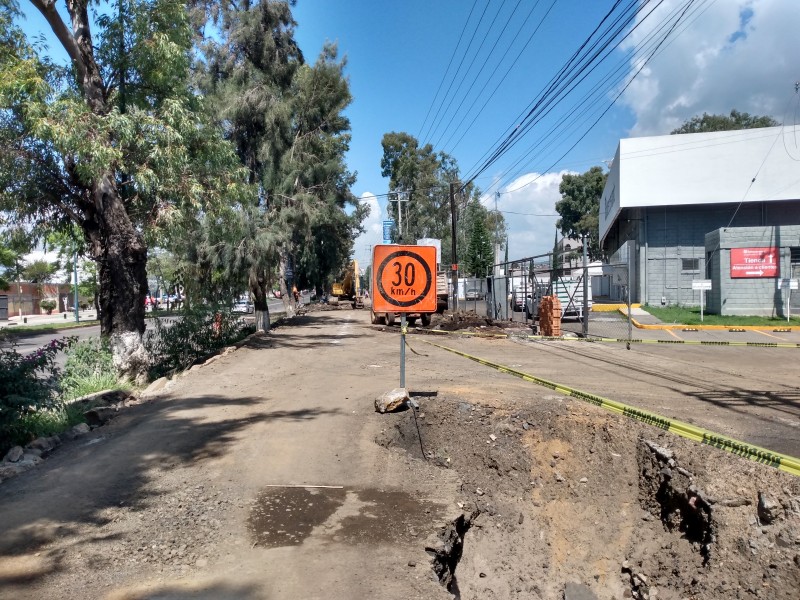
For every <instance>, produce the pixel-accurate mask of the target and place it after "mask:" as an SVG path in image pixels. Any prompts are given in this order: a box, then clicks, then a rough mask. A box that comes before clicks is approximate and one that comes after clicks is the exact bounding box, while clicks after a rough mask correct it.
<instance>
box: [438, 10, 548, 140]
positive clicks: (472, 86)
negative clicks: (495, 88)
mask: <svg viewBox="0 0 800 600" xmlns="http://www.w3.org/2000/svg"><path fill="white" fill-rule="evenodd" d="M521 3H522V0H517V3H516V5H514V10H512V11H511V14H510V15H509V16H508V19H506V23H505V25H503V28H502V29H501V30H500V33H499V34H498V35H497V39H495V41H494V44H492V47H491V48H490V49H489V53H488V54H487V55H486V58H485V59H484V61H483V64H481V66H480V68H479V69H478V72H477V73H476V74H475V77H473V78H472V81H470V82H469V84H467V93H465V94H462V95H461V102H459V103H458V106H457V107H456V109H455V110H454V111H453V114H452V115H451V116H450V120H449V121H448V122H447V125H445V127H444V129H443V130H442V133H441V134H440V135H439V137H438V139H437V140H436V142H434V146H438V145H439V142H440V141H441V140H442V138H443V137H444V136H445V134H446V133H447V131H448V129H449V128H450V125H452V124H453V120H454V119H455V118H456V115H458V113H459V111H460V110H461V107H462V106H464V102H465V101H466V99H467V96H468V94H469V92H471V91H472V90H474V89H476V87H477V86H476V84H477V82H478V78H479V77H480V76H481V74H482V73H483V70H484V69H485V68H486V65H487V64H489V59H490V58H491V56H492V54H493V53H494V51H495V49H496V48H497V44H498V43H499V42H500V39H501V38H502V37H503V34H504V33H505V31H506V29H508V26H509V25H510V24H511V20H512V19H513V18H514V15H515V14H516V12H517V9H518V8H519V5H520V4H521ZM538 4H539V0H536V4H535V5H534V8H535V7H536V5H538ZM499 14H500V11H499V10H498V12H497V15H499ZM497 15H495V19H496V18H497ZM492 26H494V21H492V24H491V25H490V26H489V29H488V30H487V31H486V35H485V36H484V38H483V41H482V42H481V46H480V48H482V47H483V44H484V42H485V41H486V38H487V37H488V36H489V32H490V31H491V28H492ZM512 43H513V42H512ZM480 48H478V53H479V52H480ZM476 57H477V53H476ZM463 81H464V80H462V83H461V84H459V87H458V89H457V90H456V93H458V92H459V91H460V90H461V88H462V86H463Z"/></svg>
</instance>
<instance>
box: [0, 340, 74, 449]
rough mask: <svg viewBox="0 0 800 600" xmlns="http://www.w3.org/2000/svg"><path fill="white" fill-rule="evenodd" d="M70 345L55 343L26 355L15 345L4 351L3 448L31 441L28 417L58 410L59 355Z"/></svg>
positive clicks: (0, 386)
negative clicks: (56, 359) (25, 421)
mask: <svg viewBox="0 0 800 600" xmlns="http://www.w3.org/2000/svg"><path fill="white" fill-rule="evenodd" d="M69 343H70V341H69V340H67V339H66V338H62V339H61V340H53V341H52V342H50V343H49V344H47V345H46V346H43V347H42V348H39V349H38V350H36V351H35V352H32V353H30V354H26V355H23V354H20V353H19V352H17V350H16V348H15V347H14V346H13V345H12V346H11V347H9V348H0V449H2V448H7V447H9V446H11V445H13V444H14V443H17V442H24V441H28V439H26V438H27V436H28V435H29V433H30V432H28V431H27V429H26V428H25V427H24V422H23V421H24V418H25V417H27V416H29V415H31V414H32V413H34V412H37V411H41V410H45V409H52V408H56V407H57V405H58V397H57V395H56V381H57V377H58V369H57V368H56V366H55V356H56V353H57V352H58V351H59V350H63V349H64V348H66V347H67V346H68V345H69Z"/></svg>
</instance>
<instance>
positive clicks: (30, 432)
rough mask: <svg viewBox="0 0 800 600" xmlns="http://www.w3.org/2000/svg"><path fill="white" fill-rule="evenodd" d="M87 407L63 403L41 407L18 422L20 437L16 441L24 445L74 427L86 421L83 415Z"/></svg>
mask: <svg viewBox="0 0 800 600" xmlns="http://www.w3.org/2000/svg"><path fill="white" fill-rule="evenodd" d="M85 410H86V408H85V407H82V406H78V405H73V404H62V405H60V406H56V407H53V408H45V409H40V410H37V411H35V412H31V413H28V414H26V415H24V416H23V417H22V418H21V419H20V420H19V422H18V425H17V430H18V432H19V434H20V435H19V437H18V438H17V439H15V440H14V443H16V444H20V445H24V444H26V443H28V442H29V441H30V440H32V439H36V438H38V437H50V436H51V435H54V434H58V433H62V432H64V431H66V430H67V429H69V428H71V427H74V426H75V425H77V424H78V423H85V422H86V419H85V418H84V416H83V412H84V411H85Z"/></svg>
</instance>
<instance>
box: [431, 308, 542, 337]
mask: <svg viewBox="0 0 800 600" xmlns="http://www.w3.org/2000/svg"><path fill="white" fill-rule="evenodd" d="M429 329H438V330H439V331H468V332H472V333H515V332H524V333H530V325H525V324H524V323H516V322H514V321H499V320H495V319H492V318H491V317H486V316H483V315H479V314H477V313H476V312H474V311H466V312H458V313H456V314H455V318H453V315H452V314H450V313H448V314H446V315H436V316H435V317H434V318H433V319H432V320H431V325H430V328H429Z"/></svg>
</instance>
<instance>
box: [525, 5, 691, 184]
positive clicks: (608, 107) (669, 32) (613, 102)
mask: <svg viewBox="0 0 800 600" xmlns="http://www.w3.org/2000/svg"><path fill="white" fill-rule="evenodd" d="M694 2H695V0H688V2H687V4H686V7H685V8H684V10H683V12H682V13H681V15H680V17H678V20H676V21H675V23H673V25H672V27H670V29H669V31H667V33H666V35H665V36H664V37H663V38H662V39H661V41H660V42H659V43H658V45H657V46H656V48H655V50H653V52H651V53H650V55H649V56H648V57H647V59H646V60H645V61H644V62H643V63H642V65H641V66H640V67H639V69H638V70H637V71H636V74H634V76H633V77H631V78H630V80H629V81H628V83H626V84H625V87H623V88H622V90H620V92H619V93H618V94H617V95H616V97H615V98H614V99H613V100H612V101H611V103H610V104H609V105H608V106H607V107H606V109H605V110H604V111H603V112H602V113H601V114H600V116H599V117H597V119H595V121H594V122H593V123H592V124H591V125H590V126H589V128H588V129H587V130H586V131H585V132H584V133H583V135H581V136H580V137H579V138H578V139H577V140H576V141H575V143H574V144H572V145H571V146H570V147H569V149H567V151H566V152H565V153H564V154H562V155H561V156H560V157H559V159H558V160H557V161H556V163H558V162H559V161H560V160H561V159H563V158H564V157H565V156H566V155H567V154H569V153H570V152H571V151H572V150H573V149H574V148H575V146H577V145H578V144H579V143H580V142H581V141H582V140H583V138H585V137H586V136H587V135H588V134H589V132H590V131H591V130H592V129H593V128H594V126H595V125H597V123H598V122H599V121H600V119H602V118H603V117H604V116H605V114H606V113H607V112H608V111H609V110H611V107H612V106H614V104H615V102H616V101H617V100H618V99H619V97H620V96H621V95H622V94H623V93H624V92H625V90H627V89H628V87H629V86H630V84H631V83H633V80H634V79H636V75H638V74H639V73H641V72H642V69H644V68H645V67H646V66H647V64H648V63H649V62H650V60H651V59H652V58H653V56H654V55H655V54H656V52H657V51H658V49H659V48H660V47H661V44H663V42H664V41H665V40H666V39H667V38H668V37H669V36H670V34H671V33H672V31H673V30H674V29H675V26H676V25H677V24H678V23H679V22H680V20H681V19H682V18H683V16H684V15H685V14H686V11H687V10H688V9H689V7H690V6H691V5H692V4H693V3H694ZM556 163H553V166H554V165H555V164H556ZM550 168H552V166H551V167H550ZM548 170H549V169H548ZM540 177H541V176H540ZM537 179H538V177H537ZM534 181H535V180H534ZM531 183H533V182H532V181H531V182H528V183H526V184H525V185H523V186H520V188H516V189H515V190H509V191H517V190H519V189H521V188H522V187H525V186H527V185H530V184H531Z"/></svg>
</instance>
